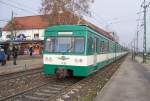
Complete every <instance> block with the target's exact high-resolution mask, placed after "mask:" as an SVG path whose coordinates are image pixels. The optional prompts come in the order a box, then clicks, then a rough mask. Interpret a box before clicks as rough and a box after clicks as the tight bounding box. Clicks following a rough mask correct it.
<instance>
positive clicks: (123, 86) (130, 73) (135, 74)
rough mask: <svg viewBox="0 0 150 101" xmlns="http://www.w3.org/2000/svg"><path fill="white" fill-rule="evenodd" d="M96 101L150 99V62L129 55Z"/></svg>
mask: <svg viewBox="0 0 150 101" xmlns="http://www.w3.org/2000/svg"><path fill="white" fill-rule="evenodd" d="M94 101H150V64H149V61H148V63H147V64H142V59H141V58H136V60H132V59H131V56H128V57H127V58H126V59H125V61H124V62H123V64H122V65H121V67H120V68H119V69H118V71H117V72H116V73H115V74H114V75H113V77H112V78H111V79H110V80H109V81H108V83H107V84H106V85H105V86H104V88H103V89H102V90H101V92H99V93H98V95H97V96H96V98H95V99H94Z"/></svg>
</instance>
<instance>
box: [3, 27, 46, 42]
mask: <svg viewBox="0 0 150 101" xmlns="http://www.w3.org/2000/svg"><path fill="white" fill-rule="evenodd" d="M13 32H14V34H15V35H16V36H18V35H19V34H24V35H25V36H27V40H36V39H34V34H36V33H39V40H44V29H30V30H16V31H13ZM7 35H11V32H10V31H3V32H2V40H4V41H6V40H9V39H8V38H7V37H6V36H7ZM15 35H14V36H15Z"/></svg>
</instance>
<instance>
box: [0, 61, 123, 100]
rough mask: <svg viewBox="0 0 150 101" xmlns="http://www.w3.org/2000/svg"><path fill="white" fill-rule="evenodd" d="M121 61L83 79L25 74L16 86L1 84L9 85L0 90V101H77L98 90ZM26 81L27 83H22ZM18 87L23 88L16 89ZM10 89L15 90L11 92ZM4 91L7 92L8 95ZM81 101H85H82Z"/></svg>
mask: <svg viewBox="0 0 150 101" xmlns="http://www.w3.org/2000/svg"><path fill="white" fill-rule="evenodd" d="M122 61H123V60H120V61H117V62H115V63H113V64H111V65H108V66H107V68H103V69H101V70H100V71H98V72H97V73H95V74H92V75H90V76H89V77H87V78H84V79H83V78H72V79H61V80H58V79H56V78H55V77H53V76H51V77H44V75H43V74H42V73H39V74H38V73H37V74H36V73H35V75H34V76H31V75H32V74H33V73H31V75H28V74H26V76H27V77H26V79H24V80H22V82H23V83H20V84H18V85H17V83H15V84H14V82H16V81H15V80H14V79H11V80H12V81H14V82H13V83H10V82H9V83H7V82H5V84H4V83H3V85H6V84H9V85H7V86H6V87H7V89H4V88H5V87H4V88H2V90H0V91H1V92H0V101H71V100H72V99H76V100H75V101H79V100H80V97H81V96H87V95H89V92H91V89H96V90H100V89H101V88H102V87H103V86H104V85H105V83H106V82H107V81H108V80H109V79H110V77H111V76H112V74H113V73H114V72H115V71H116V70H117V68H118V67H119V65H120V64H121V62H122ZM22 77H24V76H22ZM17 79H18V78H16V80H17ZM22 79H23V78H22ZM1 80H2V79H1ZM5 80H6V79H5ZM5 80H3V81H5ZM11 80H10V81H11ZM26 80H27V82H26V83H24V81H26ZM19 85H22V86H23V87H17V86H19ZM12 86H13V87H12ZM0 87H2V85H1V84H0ZM9 87H10V88H9ZM16 87H17V88H18V89H16ZM12 88H15V89H14V90H13V89H12ZM0 89H1V88H0ZM4 91H8V92H9V93H7V92H4ZM92 92H93V91H92ZM94 94H95V93H94ZM82 101H87V100H85V99H84V100H82ZM89 101H90V100H89Z"/></svg>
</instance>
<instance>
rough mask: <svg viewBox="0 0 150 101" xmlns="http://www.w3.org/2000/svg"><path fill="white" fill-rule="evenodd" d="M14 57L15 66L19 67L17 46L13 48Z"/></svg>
mask: <svg viewBox="0 0 150 101" xmlns="http://www.w3.org/2000/svg"><path fill="white" fill-rule="evenodd" d="M12 56H13V64H14V65H17V64H16V60H17V56H18V49H17V47H16V46H13V48H12Z"/></svg>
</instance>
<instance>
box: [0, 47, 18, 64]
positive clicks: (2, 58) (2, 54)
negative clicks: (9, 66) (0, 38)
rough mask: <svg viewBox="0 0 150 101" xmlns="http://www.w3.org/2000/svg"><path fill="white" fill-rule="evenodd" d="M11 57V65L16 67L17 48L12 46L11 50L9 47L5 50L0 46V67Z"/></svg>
mask: <svg viewBox="0 0 150 101" xmlns="http://www.w3.org/2000/svg"><path fill="white" fill-rule="evenodd" d="M11 55H12V57H13V64H14V65H16V60H17V57H18V48H17V46H15V45H14V46H13V47H12V49H10V48H9V47H8V48H7V49H4V47H3V46H0V62H1V65H5V64H6V61H7V60H8V61H9V60H10V56H11Z"/></svg>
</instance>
